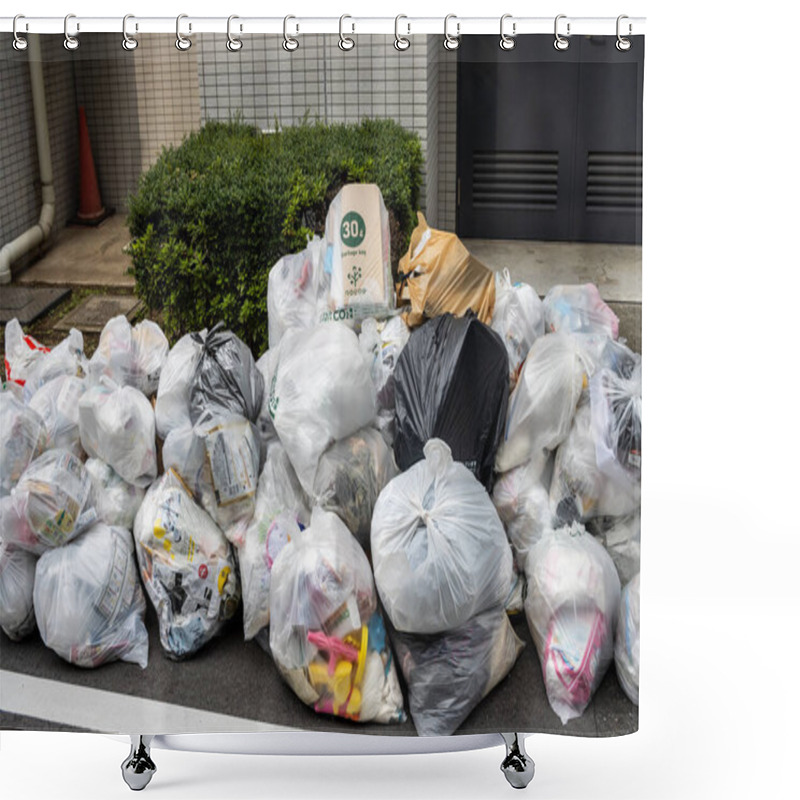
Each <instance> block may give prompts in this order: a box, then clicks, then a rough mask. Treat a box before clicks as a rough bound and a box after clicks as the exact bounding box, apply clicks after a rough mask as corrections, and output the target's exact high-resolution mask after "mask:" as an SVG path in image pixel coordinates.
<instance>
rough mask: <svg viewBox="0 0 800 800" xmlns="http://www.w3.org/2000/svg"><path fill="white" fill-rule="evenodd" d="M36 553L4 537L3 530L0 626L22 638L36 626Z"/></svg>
mask: <svg viewBox="0 0 800 800" xmlns="http://www.w3.org/2000/svg"><path fill="white" fill-rule="evenodd" d="M35 572H36V556H35V555H34V554H33V553H29V552H27V551H26V550H22V549H21V548H19V547H15V546H14V545H13V544H11V543H10V542H7V541H5V540H4V539H3V537H2V534H0V628H2V629H3V632H4V633H5V635H6V636H8V638H9V639H11V640H12V641H15V642H18V641H20V640H21V639H24V638H25V637H26V636H28V635H29V634H30V633H33V630H34V629H35V628H36V617H35V616H34V613H33V579H34V574H35Z"/></svg>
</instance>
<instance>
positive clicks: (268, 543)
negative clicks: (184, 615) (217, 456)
mask: <svg viewBox="0 0 800 800" xmlns="http://www.w3.org/2000/svg"><path fill="white" fill-rule="evenodd" d="M309 506H310V503H309V500H308V497H307V496H306V493H305V492H304V491H303V488H302V487H301V486H300V482H299V481H298V480H297V475H296V474H295V471H294V468H293V467H292V464H291V462H290V461H289V457H288V456H287V455H286V450H285V449H284V448H283V445H282V444H281V443H280V442H278V441H275V442H272V443H271V444H270V446H269V449H268V450H267V458H266V461H265V463H264V468H263V469H262V471H261V475H260V477H259V479H258V489H257V491H256V508H255V513H254V514H253V519H252V520H251V522H250V525H249V526H248V528H247V530H246V532H245V535H244V542H243V543H242V545H241V546H240V547H239V548H238V555H239V572H240V574H241V576H242V606H243V610H244V638H245V641H248V640H250V639H253V638H255V637H256V636H257V635H258V633H259V631H261V630H263V629H264V628H266V626H267V625H269V590H270V583H271V579H272V565H273V564H274V563H275V559H276V558H277V557H278V553H280V551H281V550H282V549H283V547H284V546H285V545H286V543H287V542H288V541H290V540H291V539H292V538H294V537H296V536H297V534H298V533H300V531H301V530H302V529H303V528H305V527H307V526H308V523H309V521H310V519H311V511H310V508H309Z"/></svg>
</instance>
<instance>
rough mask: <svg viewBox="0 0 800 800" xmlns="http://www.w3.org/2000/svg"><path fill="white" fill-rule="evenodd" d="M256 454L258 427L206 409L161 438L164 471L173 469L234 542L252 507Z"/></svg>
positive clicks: (257, 463) (237, 542) (240, 536)
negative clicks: (189, 422) (187, 424)
mask: <svg viewBox="0 0 800 800" xmlns="http://www.w3.org/2000/svg"><path fill="white" fill-rule="evenodd" d="M260 458H261V444H260V442H259V439H258V431H257V430H256V427H255V426H254V425H253V423H252V422H250V421H249V420H246V419H245V418H244V417H241V416H239V415H233V414H230V415H226V416H220V415H218V414H216V413H212V412H210V411H207V412H205V413H204V415H203V416H202V417H201V418H200V419H199V420H198V421H197V423H196V424H195V425H194V427H191V428H190V427H182V428H176V429H175V430H173V431H172V432H171V433H170V434H169V436H167V440H166V441H165V442H164V448H163V450H162V460H163V462H164V469H165V470H166V469H170V468H172V469H174V470H175V471H176V472H177V473H178V475H180V477H181V478H182V479H183V481H184V482H185V483H186V485H187V486H188V487H189V489H190V490H191V492H192V495H193V496H194V499H195V500H196V501H197V502H198V503H200V505H201V506H202V507H203V508H204V509H205V510H206V511H207V512H208V513H209V514H210V515H211V518H212V519H213V520H214V522H216V523H217V525H219V527H220V528H222V530H223V532H224V533H225V536H226V537H227V539H228V541H229V542H231V543H232V544H235V545H236V546H237V547H238V546H240V545H241V544H242V542H243V540H244V532H245V530H246V529H247V526H248V525H249V524H250V520H251V519H252V518H253V512H254V511H255V507H256V485H257V483H258V472H259V467H260Z"/></svg>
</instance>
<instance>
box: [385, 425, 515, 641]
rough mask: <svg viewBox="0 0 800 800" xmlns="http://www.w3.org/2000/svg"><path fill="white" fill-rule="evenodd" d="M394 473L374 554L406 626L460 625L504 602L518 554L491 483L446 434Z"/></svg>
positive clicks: (392, 615) (422, 629)
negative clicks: (484, 482)
mask: <svg viewBox="0 0 800 800" xmlns="http://www.w3.org/2000/svg"><path fill="white" fill-rule="evenodd" d="M424 455H425V458H424V460H423V461H419V462H417V463H416V464H415V465H414V466H413V467H411V468H410V469H409V470H407V471H406V472H403V473H401V474H400V475H398V476H397V477H396V478H394V480H392V481H390V482H389V484H388V485H387V486H386V488H385V489H384V490H383V491H382V492H381V494H380V497H379V498H378V502H377V503H376V504H375V512H374V514H373V517H372V537H371V541H372V560H373V564H374V567H375V583H376V585H377V587H378V591H379V593H380V596H381V601H382V602H383V606H384V608H385V610H386V613H387V614H388V616H389V619H390V620H391V621H392V625H393V626H394V627H395V628H396V629H397V630H399V631H402V632H407V633H440V632H442V631H449V630H453V629H454V628H458V627H460V626H461V625H463V624H465V623H466V622H467V620H469V619H470V618H472V617H474V616H475V615H476V614H479V613H480V612H481V611H484V610H486V609H487V608H491V607H493V606H496V605H502V604H503V603H504V601H505V600H506V597H507V596H508V594H509V592H510V589H511V586H512V582H513V574H512V573H513V570H512V560H513V559H512V555H511V548H510V547H509V545H508V541H507V539H506V534H505V531H504V530H503V525H502V523H501V522H500V518H499V517H498V516H497V512H496V511H495V508H494V506H493V505H492V501H491V499H490V497H489V495H488V494H487V493H486V490H485V489H484V488H483V487H482V486H481V484H480V483H479V482H478V481H477V479H476V478H475V476H474V475H473V474H472V473H471V472H470V471H469V470H468V469H467V468H466V467H465V466H464V465H463V464H459V463H458V462H456V461H453V457H452V454H451V452H450V448H449V447H448V446H447V445H446V444H445V443H444V442H442V441H440V440H439V439H431V441H429V442H428V443H427V444H426V445H425V451H424Z"/></svg>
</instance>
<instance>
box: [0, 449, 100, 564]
mask: <svg viewBox="0 0 800 800" xmlns="http://www.w3.org/2000/svg"><path fill="white" fill-rule="evenodd" d="M96 521H97V513H96V512H95V510H94V507H93V506H92V504H91V482H90V480H89V475H88V473H87V472H86V469H85V467H84V466H83V464H82V463H81V460H80V459H79V458H78V457H77V456H75V455H74V454H73V453H70V452H69V451H67V450H48V451H47V452H45V453H43V454H42V455H41V456H39V457H38V458H37V459H36V460H34V461H32V462H31V463H30V464H29V465H28V468H27V469H26V470H25V472H24V473H23V474H22V477H21V478H20V479H19V483H18V484H17V486H16V488H15V489H14V491H13V492H12V493H11V494H10V495H9V496H7V497H3V498H2V499H0V531H2V537H3V540H4V541H8V542H9V543H11V544H13V545H15V546H17V547H21V548H23V549H24V550H28V551H30V552H31V553H36V554H37V555H41V554H42V553H44V552H45V551H46V550H48V549H50V548H52V547H60V546H61V545H64V544H66V543H67V542H69V541H70V540H71V539H74V538H75V537H76V536H77V535H78V534H79V533H82V532H83V531H85V530H86V529H87V528H89V527H91V526H92V525H94V523H95V522H96Z"/></svg>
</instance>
